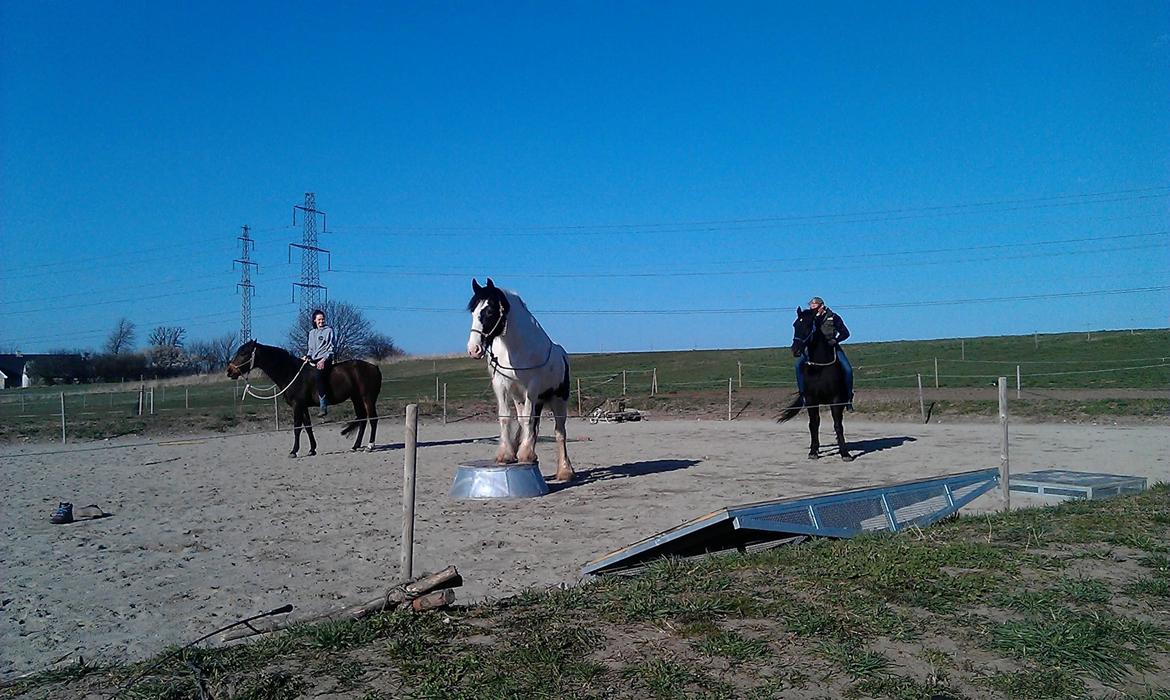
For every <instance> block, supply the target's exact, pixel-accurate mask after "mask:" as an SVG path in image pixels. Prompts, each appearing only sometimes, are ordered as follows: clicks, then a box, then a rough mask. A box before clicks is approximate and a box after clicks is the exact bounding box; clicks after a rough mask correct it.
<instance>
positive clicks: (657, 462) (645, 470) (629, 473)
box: [548, 459, 700, 491]
mask: <svg viewBox="0 0 1170 700" xmlns="http://www.w3.org/2000/svg"><path fill="white" fill-rule="evenodd" d="M699 461H700V460H697V459H651V460H647V461H645V462H627V463H625V464H618V465H615V466H612V467H597V468H595V469H589V470H582V471H578V472H577V478H576V479H573V481H571V482H570V483H567V484H556V483H550V484H549V485H548V488H549V490H550V491H560V490H562V489H571V488H574V487H577V486H584V485H585V484H592V483H595V482H598V481H610V480H611V479H628V478H630V477H635V476H646V475H647V474H661V473H663V472H673V471H676V470H679V469H688V468H690V467H693V466H695V465H696V464H698V463H699Z"/></svg>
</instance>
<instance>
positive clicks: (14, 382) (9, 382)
mask: <svg viewBox="0 0 1170 700" xmlns="http://www.w3.org/2000/svg"><path fill="white" fill-rule="evenodd" d="M28 361H29V357H28V356H27V355H21V354H19V353H17V354H15V355H3V354H0V389H20V388H22V387H26V386H29V385H31V384H32V379H31V378H30V377H29V376H28Z"/></svg>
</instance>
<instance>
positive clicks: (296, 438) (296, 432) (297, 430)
mask: <svg viewBox="0 0 1170 700" xmlns="http://www.w3.org/2000/svg"><path fill="white" fill-rule="evenodd" d="M292 414H293V448H292V452H289V453H288V456H289V457H296V456H297V452H300V450H301V407H300V406H293V411H292Z"/></svg>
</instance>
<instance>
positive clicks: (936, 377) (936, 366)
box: [934, 357, 938, 389]
mask: <svg viewBox="0 0 1170 700" xmlns="http://www.w3.org/2000/svg"><path fill="white" fill-rule="evenodd" d="M934 388H935V389H937V388H938V358H937V357H936V358H934Z"/></svg>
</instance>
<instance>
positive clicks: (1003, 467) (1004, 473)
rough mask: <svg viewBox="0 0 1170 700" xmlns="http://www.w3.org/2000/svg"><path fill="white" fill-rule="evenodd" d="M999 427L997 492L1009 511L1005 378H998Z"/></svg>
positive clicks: (1010, 472)
mask: <svg viewBox="0 0 1170 700" xmlns="http://www.w3.org/2000/svg"><path fill="white" fill-rule="evenodd" d="M999 425H1000V428H1001V430H1002V434H1001V435H1000V448H999V492H1000V494H1001V495H1002V496H1003V509H1004V511H1008V510H1011V507H1012V500H1011V499H1012V497H1011V478H1012V470H1011V464H1010V462H1009V461H1008V399H1007V377H1000V378H999Z"/></svg>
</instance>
